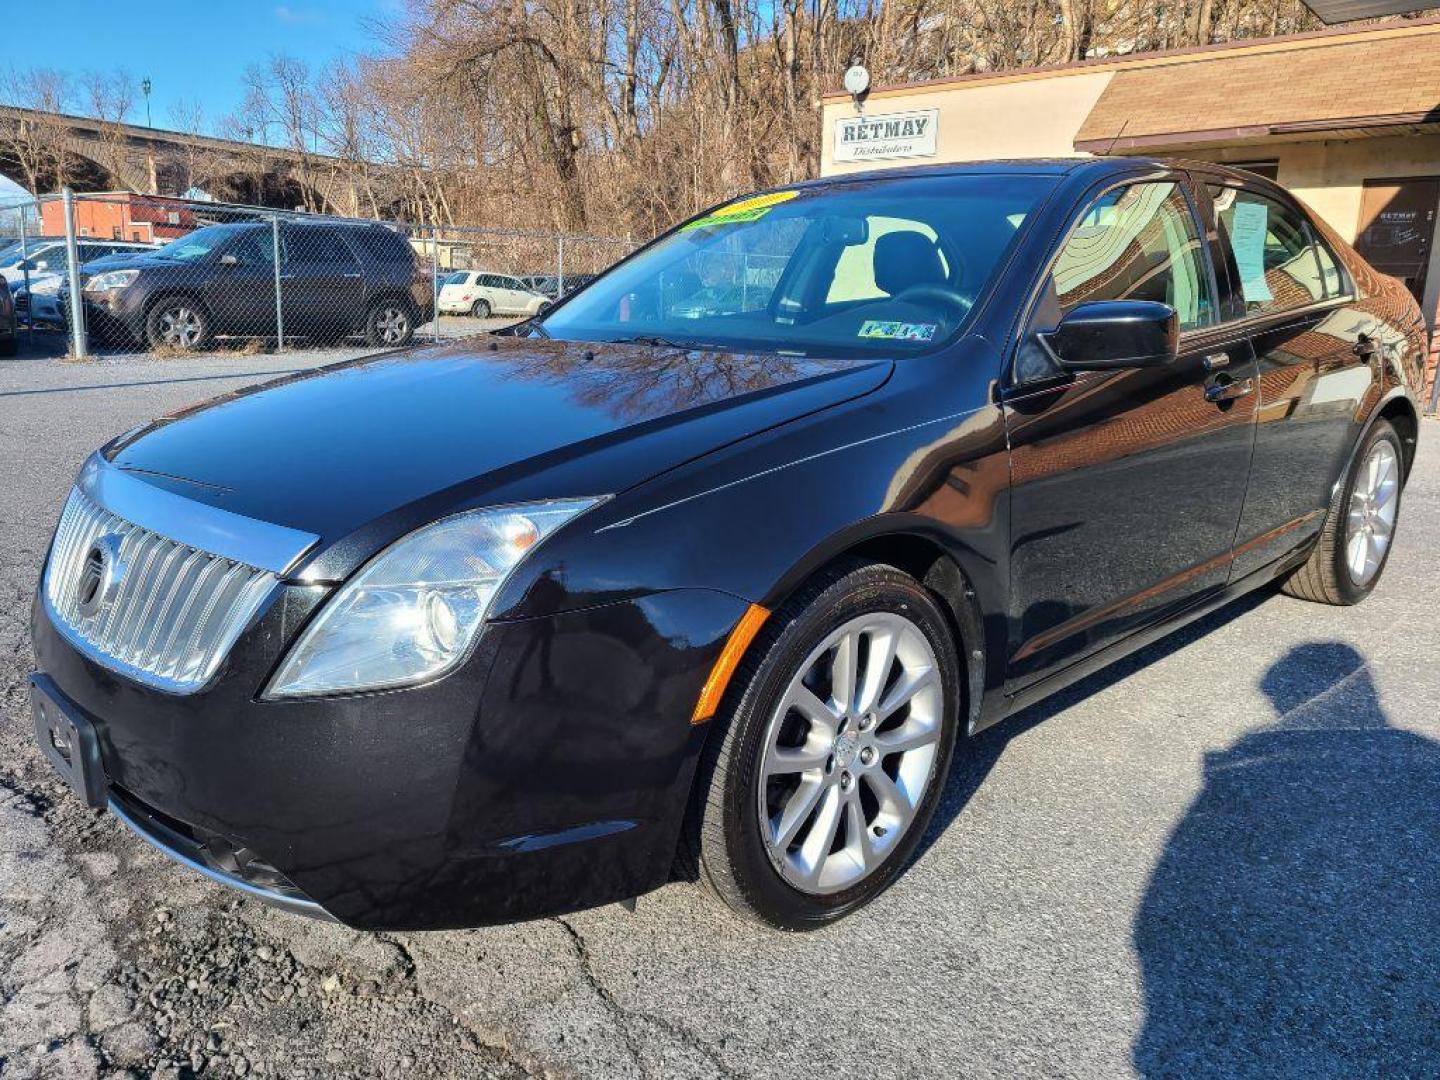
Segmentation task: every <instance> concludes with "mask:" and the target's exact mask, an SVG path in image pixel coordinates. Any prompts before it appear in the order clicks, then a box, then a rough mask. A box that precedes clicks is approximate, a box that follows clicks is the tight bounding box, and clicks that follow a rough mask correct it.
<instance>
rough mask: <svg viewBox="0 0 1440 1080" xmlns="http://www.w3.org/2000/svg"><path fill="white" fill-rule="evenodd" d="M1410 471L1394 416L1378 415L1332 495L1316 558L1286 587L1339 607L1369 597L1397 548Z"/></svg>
mask: <svg viewBox="0 0 1440 1080" xmlns="http://www.w3.org/2000/svg"><path fill="white" fill-rule="evenodd" d="M1404 470H1405V457H1404V451H1403V449H1402V448H1401V445H1400V437H1399V436H1398V435H1396V434H1395V428H1394V427H1393V426H1391V424H1390V422H1389V421H1388V420H1377V421H1376V422H1375V425H1374V426H1373V427H1372V428H1371V429H1370V432H1369V434H1368V435H1366V436H1365V441H1364V442H1363V443H1361V444H1360V449H1359V450H1358V451H1357V452H1356V454H1355V460H1354V461H1353V462H1352V463H1351V465H1350V470H1349V471H1348V472H1347V473H1346V474H1345V478H1344V482H1343V483H1342V484H1340V485H1338V490H1337V491H1336V492H1335V495H1334V497H1333V498H1332V499H1331V500H1330V509H1329V510H1328V511H1327V512H1326V515H1325V524H1324V525H1323V526H1322V527H1321V529H1320V539H1319V540H1318V541H1316V543H1315V547H1314V548H1313V549H1312V550H1311V552H1310V558H1309V559H1308V560H1306V562H1305V564H1304V565H1303V566H1301V567H1300V569H1298V570H1296V571H1295V573H1293V574H1292V575H1291V576H1290V577H1289V578H1288V579H1286V581H1285V583H1284V584H1283V585H1282V586H1281V589H1282V590H1283V591H1284V592H1286V593H1288V594H1289V595H1290V596H1294V597H1298V598H1299V599H1301V600H1313V601H1314V602H1315V603H1317V604H1335V605H1339V606H1348V605H1350V604H1358V603H1360V601H1361V600H1364V599H1365V597H1367V596H1369V595H1370V593H1371V592H1372V591H1373V590H1374V588H1375V586H1376V584H1377V583H1378V582H1379V581H1380V575H1381V574H1382V573H1383V572H1384V570H1385V564H1386V563H1387V562H1389V560H1390V551H1391V549H1392V548H1393V547H1394V538H1395V526H1396V524H1397V523H1398V519H1399V515H1400V495H1401V492H1402V488H1403V480H1404Z"/></svg>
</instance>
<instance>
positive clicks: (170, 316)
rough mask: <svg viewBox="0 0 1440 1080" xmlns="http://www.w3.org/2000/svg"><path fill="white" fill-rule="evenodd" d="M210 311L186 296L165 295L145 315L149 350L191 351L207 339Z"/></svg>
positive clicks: (208, 337)
mask: <svg viewBox="0 0 1440 1080" xmlns="http://www.w3.org/2000/svg"><path fill="white" fill-rule="evenodd" d="M211 329H212V328H211V324H210V313H209V312H208V311H206V310H205V305H204V304H201V303H200V302H199V301H198V300H193V299H191V298H190V297H188V296H167V297H165V298H164V299H162V300H160V301H159V303H157V304H156V305H155V306H154V307H152V308H151V309H150V314H149V315H147V316H146V317H145V341H146V342H147V343H148V344H149V346H150V348H152V349H180V350H183V351H185V352H190V351H193V350H195V349H200V348H203V347H204V346H205V345H206V343H208V342H209V340H210V334H211Z"/></svg>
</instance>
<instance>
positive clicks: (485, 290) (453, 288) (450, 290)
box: [440, 270, 550, 319]
mask: <svg viewBox="0 0 1440 1080" xmlns="http://www.w3.org/2000/svg"><path fill="white" fill-rule="evenodd" d="M549 306H550V299H549V297H547V296H546V295H545V294H544V293H541V292H540V291H538V290H532V289H530V288H529V287H528V286H527V285H526V284H525V282H524V281H522V280H521V279H520V278H516V277H511V276H510V275H509V274H497V273H494V272H492V271H489V270H457V271H455V272H454V273H453V274H451V275H450V276H449V277H447V278H446V279H445V280H444V283H443V284H442V285H441V286H440V314H442V315H473V316H475V318H477V319H487V318H489V317H490V316H491V315H537V314H539V313H540V312H541V311H544V310H545V308H547V307H549Z"/></svg>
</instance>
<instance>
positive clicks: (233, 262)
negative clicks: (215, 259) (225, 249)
mask: <svg viewBox="0 0 1440 1080" xmlns="http://www.w3.org/2000/svg"><path fill="white" fill-rule="evenodd" d="M220 265H221V266H239V265H240V260H239V259H237V258H236V257H235V256H234V255H221V256H220Z"/></svg>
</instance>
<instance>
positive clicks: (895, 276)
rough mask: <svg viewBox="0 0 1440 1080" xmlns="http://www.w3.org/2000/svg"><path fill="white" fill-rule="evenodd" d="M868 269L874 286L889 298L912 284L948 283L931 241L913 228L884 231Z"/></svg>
mask: <svg viewBox="0 0 1440 1080" xmlns="http://www.w3.org/2000/svg"><path fill="white" fill-rule="evenodd" d="M871 268H872V269H873V271H874V274H875V284H876V285H878V286H879V287H880V289H881V290H882V291H884V292H886V293H888V294H889V295H890V296H898V295H900V294H901V293H902V292H904V291H905V290H906V289H913V288H914V287H915V286H916V285H946V286H948V285H949V284H950V282H949V280H948V279H947V278H946V276H945V264H944V262H943V261H942V260H941V258H940V250H939V249H938V248H937V247H936V246H935V242H934V241H933V240H931V239H930V238H929V237H928V236H926V235H925V234H924V233H922V232H917V231H915V230H914V229H902V230H900V231H898V232H888V233H886V234H885V235H884V236H881V237H879V238H878V239H876V241H875V254H874V255H873V256H872V257H871Z"/></svg>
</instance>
